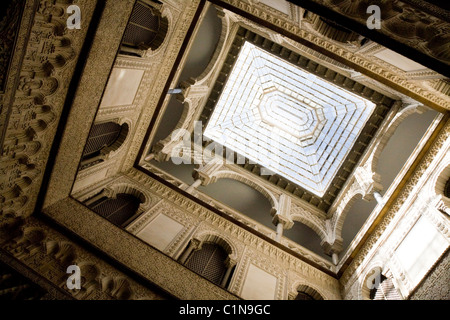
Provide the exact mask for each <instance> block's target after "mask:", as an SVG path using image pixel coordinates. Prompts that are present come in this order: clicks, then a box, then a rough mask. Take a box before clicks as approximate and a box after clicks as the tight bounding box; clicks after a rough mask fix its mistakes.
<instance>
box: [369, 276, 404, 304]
mask: <svg viewBox="0 0 450 320" xmlns="http://www.w3.org/2000/svg"><path fill="white" fill-rule="evenodd" d="M370 299H371V300H402V298H401V296H400V294H399V293H398V291H397V289H395V286H394V283H393V282H392V279H391V278H387V277H386V276H384V275H383V274H382V275H381V277H380V283H379V285H375V286H374V287H373V289H371V290H370Z"/></svg>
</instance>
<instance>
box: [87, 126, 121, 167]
mask: <svg viewBox="0 0 450 320" xmlns="http://www.w3.org/2000/svg"><path fill="white" fill-rule="evenodd" d="M128 132H129V127H128V124H127V123H123V124H122V125H120V124H118V123H117V122H114V121H108V122H103V123H96V124H94V125H93V126H92V129H91V131H90V133H89V137H88V139H87V141H86V146H85V148H84V150H83V155H82V158H81V166H80V169H85V168H88V167H91V166H93V165H95V164H97V163H100V162H103V161H105V160H106V159H107V157H108V155H109V154H110V153H111V152H114V151H116V150H118V149H119V148H120V147H121V146H122V145H123V143H124V142H125V140H126V138H127V136H128Z"/></svg>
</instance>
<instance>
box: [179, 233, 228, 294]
mask: <svg viewBox="0 0 450 320" xmlns="http://www.w3.org/2000/svg"><path fill="white" fill-rule="evenodd" d="M188 250H189V248H188ZM227 258H228V253H227V251H226V250H225V249H224V248H223V247H222V246H220V245H218V244H215V243H209V242H206V243H203V244H202V245H201V248H200V249H197V250H194V251H192V252H190V254H189V256H188V257H187V259H186V260H185V261H184V265H185V266H186V267H188V268H189V269H191V270H192V271H194V272H196V273H198V274H199V275H201V276H203V277H205V278H206V279H208V280H210V281H211V282H213V283H215V284H217V285H221V286H224V287H226V286H227V284H228V282H229V280H230V278H231V271H232V269H233V266H231V265H228V266H227Z"/></svg>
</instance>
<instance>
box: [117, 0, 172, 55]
mask: <svg viewBox="0 0 450 320" xmlns="http://www.w3.org/2000/svg"><path fill="white" fill-rule="evenodd" d="M150 3H152V2H150V1H137V2H136V5H135V6H134V9H133V12H132V13H131V17H130V20H129V22H128V25H127V28H126V29H125V33H124V35H123V39H122V48H121V51H122V53H125V54H129V55H135V56H140V54H139V50H148V49H152V50H156V49H157V48H158V47H159V46H160V45H161V44H162V43H163V41H164V38H165V37H166V34H167V30H168V21H167V18H164V17H161V14H160V13H159V11H158V10H157V9H155V8H153V7H152V6H151V5H150Z"/></svg>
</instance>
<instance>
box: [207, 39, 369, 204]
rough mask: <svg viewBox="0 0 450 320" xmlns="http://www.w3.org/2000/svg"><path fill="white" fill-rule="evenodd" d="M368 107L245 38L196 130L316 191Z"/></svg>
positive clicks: (318, 192)
mask: <svg viewBox="0 0 450 320" xmlns="http://www.w3.org/2000/svg"><path fill="white" fill-rule="evenodd" d="M375 107H376V105H375V104H374V103H373V102H371V101H369V100H367V99H364V98H363V97H361V96H359V95H356V94H353V93H351V92H349V91H347V90H345V89H342V88H340V87H338V86H336V85H334V84H332V83H330V82H328V81H326V80H324V79H321V78H319V77H317V76H315V75H313V74H311V73H309V72H307V71H304V70H302V69H300V68H299V67H297V66H295V65H294V64H291V63H289V62H288V61H286V60H284V59H282V58H280V57H277V56H275V55H273V54H271V53H270V52H268V51H266V50H264V49H262V48H260V47H258V46H256V45H254V44H252V43H250V42H247V41H246V42H245V43H244V45H243V46H242V48H241V50H240V53H239V55H238V57H237V60H236V62H235V64H234V66H233V69H232V71H231V73H230V74H229V77H228V79H227V82H226V84H225V86H224V88H223V91H222V93H221V95H220V97H219V99H218V101H217V104H216V106H215V108H214V111H213V112H212V114H211V116H210V119H209V121H208V125H207V127H206V128H205V131H204V133H203V134H204V135H205V136H206V137H207V138H209V139H211V140H213V141H215V142H218V143H220V144H221V145H223V146H224V147H225V148H229V149H231V150H233V151H234V152H236V153H238V154H240V155H242V156H244V157H246V158H248V159H249V160H250V161H252V162H254V163H257V164H259V165H260V166H261V167H262V168H263V170H266V172H267V174H274V173H276V174H278V175H280V176H283V177H284V178H286V179H288V180H290V181H292V182H293V183H295V184H297V185H299V186H301V187H303V188H304V189H306V190H308V191H310V192H312V193H314V194H316V195H317V196H319V197H321V196H323V194H324V193H325V191H326V190H327V188H328V187H329V185H330V183H331V181H332V179H333V178H334V176H335V174H336V173H337V171H338V169H339V168H340V166H341V165H342V163H343V161H344V160H345V159H346V157H347V155H348V153H349V151H350V149H351V148H352V146H353V144H354V143H355V141H356V139H357V138H358V136H359V134H360V133H361V130H362V128H363V127H364V126H365V124H366V122H367V120H368V119H369V117H370V116H371V114H372V112H373V111H374V110H375ZM262 174H264V172H262Z"/></svg>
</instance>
